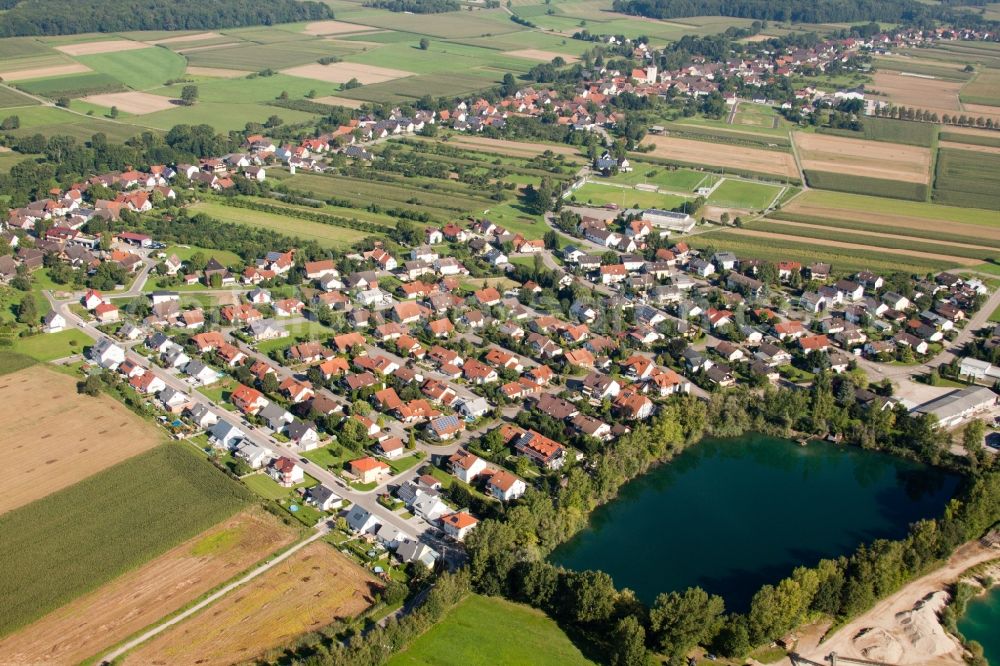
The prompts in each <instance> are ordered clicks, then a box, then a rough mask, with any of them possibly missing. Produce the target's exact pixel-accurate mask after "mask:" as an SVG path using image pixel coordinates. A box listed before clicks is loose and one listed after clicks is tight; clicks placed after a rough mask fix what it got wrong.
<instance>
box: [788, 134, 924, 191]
mask: <svg viewBox="0 0 1000 666" xmlns="http://www.w3.org/2000/svg"><path fill="white" fill-rule="evenodd" d="M793 139H794V141H795V145H796V146H797V147H798V149H799V158H800V159H801V160H802V168H803V169H814V170H816V171H829V172H832V173H844V174H849V175H852V176H867V177H869V178H884V179H886V180H902V181H906V182H908V183H927V182H929V180H930V167H931V151H930V149H929V148H921V147H920V146H906V145H903V144H901V143H887V142H885V141H867V140H865V139H849V138H845V137H840V136H831V135H828V134H807V133H806V132H795V133H794V134H793Z"/></svg>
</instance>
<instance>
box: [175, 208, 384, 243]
mask: <svg viewBox="0 0 1000 666" xmlns="http://www.w3.org/2000/svg"><path fill="white" fill-rule="evenodd" d="M193 208H194V210H196V211H198V212H201V213H205V214H206V215H209V216H211V217H214V218H215V219H217V220H221V221H222V222H232V223H234V224H243V225H246V226H250V227H263V228H265V229H270V230H272V231H277V232H280V233H283V234H288V235H289V236H298V237H299V238H302V239H305V240H312V241H316V242H317V243H319V244H320V245H322V246H323V247H330V248H334V249H345V248H348V247H350V246H351V245H352V244H353V243H356V242H357V241H359V240H362V239H364V238H368V237H370V236H371V235H372V234H370V233H367V232H363V231H355V230H353V229H346V228H344V227H335V226H333V225H330V224H322V223H320V222H310V221H309V220H300V219H298V218H294V217H285V216H284V215H277V214H274V213H265V212H261V211H256V210H250V209H249V208H233V207H232V206H223V205H222V204H217V203H212V202H208V201H205V202H201V203H198V204H196V205H195V206H193Z"/></svg>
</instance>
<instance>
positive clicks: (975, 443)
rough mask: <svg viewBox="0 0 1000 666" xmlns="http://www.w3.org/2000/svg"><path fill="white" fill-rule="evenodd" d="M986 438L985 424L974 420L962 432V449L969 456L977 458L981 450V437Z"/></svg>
mask: <svg viewBox="0 0 1000 666" xmlns="http://www.w3.org/2000/svg"><path fill="white" fill-rule="evenodd" d="M985 436H986V424H985V423H983V421H982V420H981V419H974V420H972V421H969V423H968V424H966V426H965V428H964V429H963V430H962V448H964V449H965V450H966V452H967V453H968V454H969V455H970V456H977V457H978V455H979V452H980V451H982V450H983V437H985Z"/></svg>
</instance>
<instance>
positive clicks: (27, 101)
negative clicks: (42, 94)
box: [0, 88, 38, 109]
mask: <svg viewBox="0 0 1000 666" xmlns="http://www.w3.org/2000/svg"><path fill="white" fill-rule="evenodd" d="M35 104H38V102H36V101H35V100H33V99H32V98H30V97H28V96H26V95H23V94H22V93H19V92H17V91H16V90H14V89H12V88H0V109H8V108H10V107H13V106H33V105H35Z"/></svg>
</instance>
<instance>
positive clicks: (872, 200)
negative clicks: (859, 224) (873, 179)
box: [797, 191, 1000, 226]
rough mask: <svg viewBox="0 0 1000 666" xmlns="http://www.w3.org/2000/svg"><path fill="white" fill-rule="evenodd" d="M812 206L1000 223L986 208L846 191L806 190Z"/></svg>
mask: <svg viewBox="0 0 1000 666" xmlns="http://www.w3.org/2000/svg"><path fill="white" fill-rule="evenodd" d="M797 201H802V202H803V203H808V204H809V205H811V206H826V207H829V208H833V209H836V208H843V209H846V210H856V211H861V212H868V213H886V214H889V215H907V216H910V217H919V218H921V219H925V220H941V221H944V222H962V223H965V224H981V225H986V226H998V225H1000V211H984V210H977V209H975V208H957V207H955V206H941V205H938V204H933V203H924V202H916V201H896V200H894V199H883V198H880V197H870V196H863V195H856V194H847V193H843V192H817V191H810V192H806V193H804V194H803V195H802V197H800V198H799V199H797Z"/></svg>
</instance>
